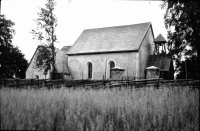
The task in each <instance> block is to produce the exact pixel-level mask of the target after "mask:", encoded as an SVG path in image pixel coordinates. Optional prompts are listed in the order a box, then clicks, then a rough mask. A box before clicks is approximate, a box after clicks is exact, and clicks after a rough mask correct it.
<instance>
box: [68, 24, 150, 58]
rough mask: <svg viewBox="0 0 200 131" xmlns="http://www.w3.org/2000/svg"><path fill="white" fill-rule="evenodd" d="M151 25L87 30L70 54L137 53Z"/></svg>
mask: <svg viewBox="0 0 200 131" xmlns="http://www.w3.org/2000/svg"><path fill="white" fill-rule="evenodd" d="M150 25H151V23H150V22H147V23H141V24H133V25H125V26H114V27H106V28H96V29H86V30H84V31H83V32H82V34H81V35H80V36H79V38H78V39H77V40H76V42H75V43H74V45H73V46H72V47H71V49H70V50H69V51H68V54H69V55H70V54H85V53H86V54H87V53H104V52H115V51H136V50H138V49H139V47H140V45H141V43H142V41H143V38H144V37H145V35H146V32H147V30H148V29H149V27H150Z"/></svg>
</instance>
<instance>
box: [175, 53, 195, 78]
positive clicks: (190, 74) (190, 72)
mask: <svg viewBox="0 0 200 131" xmlns="http://www.w3.org/2000/svg"><path fill="white" fill-rule="evenodd" d="M196 59H197V56H192V57H190V58H187V59H186V60H185V61H178V62H177V66H178V67H179V68H181V69H179V71H180V72H179V74H178V75H177V79H186V75H187V79H198V78H199V76H198V75H199V74H198V73H197V72H199V67H198V63H197V62H196V61H197V60H196ZM186 71H187V74H186Z"/></svg>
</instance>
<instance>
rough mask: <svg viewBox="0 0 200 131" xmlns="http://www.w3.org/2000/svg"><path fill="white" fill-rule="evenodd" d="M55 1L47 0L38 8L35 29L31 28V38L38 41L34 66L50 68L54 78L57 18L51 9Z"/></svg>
mask: <svg viewBox="0 0 200 131" xmlns="http://www.w3.org/2000/svg"><path fill="white" fill-rule="evenodd" d="M55 5H56V2H55V1H54V0H47V2H46V4H45V8H40V12H39V13H38V18H37V19H36V20H35V22H36V23H37V28H36V30H32V32H31V33H32V34H33V38H34V39H36V38H37V39H38V40H39V41H40V48H39V52H38V53H37V58H36V66H37V67H38V68H44V67H48V69H50V73H51V75H50V76H51V78H52V79H55V73H56V67H55V56H56V51H55V46H54V44H55V43H56V42H57V37H56V34H55V28H56V26H57V18H56V16H55V15H54V13H53V11H54V9H55Z"/></svg>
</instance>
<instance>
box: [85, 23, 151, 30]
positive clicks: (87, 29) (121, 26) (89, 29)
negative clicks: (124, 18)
mask: <svg viewBox="0 0 200 131" xmlns="http://www.w3.org/2000/svg"><path fill="white" fill-rule="evenodd" d="M148 23H149V24H151V22H144V23H137V24H128V25H118V26H105V27H99V28H88V29H84V30H83V31H87V30H94V29H104V28H114V27H124V26H131V25H142V24H148Z"/></svg>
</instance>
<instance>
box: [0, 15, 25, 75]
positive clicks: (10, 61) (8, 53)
mask: <svg viewBox="0 0 200 131" xmlns="http://www.w3.org/2000/svg"><path fill="white" fill-rule="evenodd" d="M13 26H14V23H13V22H12V21H11V20H7V19H6V18H5V16H4V15H0V52H1V54H0V78H12V77H13V76H14V75H17V77H18V78H25V72H26V68H27V66H28V62H27V60H26V59H25V58H24V54H22V53H21V51H20V50H19V48H18V47H14V46H13V45H12V38H13V35H14V34H15V30H14V29H13Z"/></svg>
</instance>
